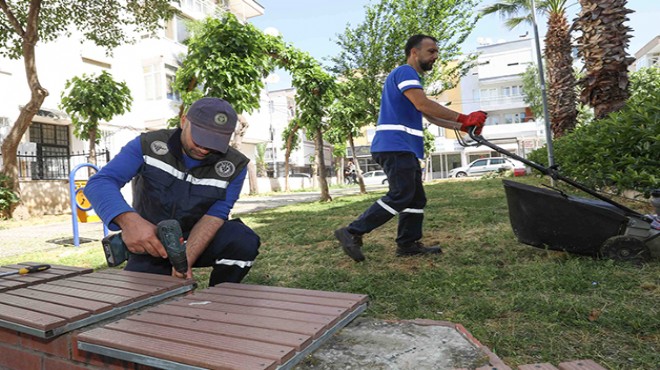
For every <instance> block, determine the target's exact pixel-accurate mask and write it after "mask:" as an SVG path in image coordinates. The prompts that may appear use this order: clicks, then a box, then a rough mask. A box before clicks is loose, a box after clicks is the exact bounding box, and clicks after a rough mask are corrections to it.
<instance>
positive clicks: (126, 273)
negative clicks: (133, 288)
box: [97, 269, 190, 285]
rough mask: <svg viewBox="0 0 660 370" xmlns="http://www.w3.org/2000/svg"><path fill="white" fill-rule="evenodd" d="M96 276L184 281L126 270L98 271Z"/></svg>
mask: <svg viewBox="0 0 660 370" xmlns="http://www.w3.org/2000/svg"><path fill="white" fill-rule="evenodd" d="M97 274H101V275H117V277H116V278H117V279H119V277H121V276H134V277H138V278H142V279H146V280H160V281H166V282H172V281H179V282H181V281H186V280H184V279H179V278H175V277H173V276H171V275H160V274H148V273H146V272H135V271H126V270H117V269H107V270H102V271H98V272H97ZM107 277H108V278H111V276H107ZM189 283H190V280H188V283H186V284H184V285H188V284H189Z"/></svg>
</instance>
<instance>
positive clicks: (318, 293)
mask: <svg viewBox="0 0 660 370" xmlns="http://www.w3.org/2000/svg"><path fill="white" fill-rule="evenodd" d="M217 286H219V287H223V288H231V289H240V290H251V291H255V292H273V293H286V294H298V295H304V296H310V297H321V298H334V299H347V300H355V301H359V302H360V304H362V303H365V302H367V300H368V298H369V297H368V296H367V295H365V294H355V293H343V292H329V291H324V290H309V289H300V288H285V287H277V286H269V285H254V284H242V283H222V284H220V285H217Z"/></svg>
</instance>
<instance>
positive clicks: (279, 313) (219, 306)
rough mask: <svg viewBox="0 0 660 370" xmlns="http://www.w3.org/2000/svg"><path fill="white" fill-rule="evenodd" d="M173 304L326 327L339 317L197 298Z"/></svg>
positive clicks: (181, 300)
mask: <svg viewBox="0 0 660 370" xmlns="http://www.w3.org/2000/svg"><path fill="white" fill-rule="evenodd" d="M172 304H173V305H175V306H182V307H195V308H201V309H205V310H213V311H221V312H234V313H243V314H248V315H255V316H266V317H274V318H279V319H291V320H297V321H304V322H311V323H316V324H321V325H324V326H326V327H327V326H329V325H330V324H332V323H333V322H334V321H335V320H336V319H337V316H325V315H317V314H314V313H307V312H296V311H290V310H286V309H272V308H263V307H252V306H245V305H234V304H227V303H220V302H212V301H200V300H198V299H197V297H187V298H181V299H178V300H176V301H175V302H172Z"/></svg>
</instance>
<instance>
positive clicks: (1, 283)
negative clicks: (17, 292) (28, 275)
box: [0, 278, 28, 292]
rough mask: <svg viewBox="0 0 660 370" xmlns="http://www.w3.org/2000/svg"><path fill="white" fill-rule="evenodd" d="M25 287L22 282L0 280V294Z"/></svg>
mask: <svg viewBox="0 0 660 370" xmlns="http://www.w3.org/2000/svg"><path fill="white" fill-rule="evenodd" d="M26 286H28V284H26V283H24V282H22V281H15V280H5V279H3V278H0V292H6V291H8V290H12V289H19V288H23V287H26Z"/></svg>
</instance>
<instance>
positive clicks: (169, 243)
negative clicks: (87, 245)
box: [101, 220, 188, 274]
mask: <svg viewBox="0 0 660 370" xmlns="http://www.w3.org/2000/svg"><path fill="white" fill-rule="evenodd" d="M156 234H157V235H158V239H159V240H160V242H161V243H162V244H163V246H164V247H165V251H167V258H168V259H169V260H170V263H171V264H172V266H174V269H175V270H176V271H178V272H180V273H182V274H185V273H186V272H187V271H188V258H187V257H186V246H185V244H184V243H183V233H182V232H181V226H180V225H179V222H178V221H177V220H163V221H161V222H159V223H158V225H156ZM101 244H103V251H104V252H105V260H106V262H107V263H108V266H110V267H114V266H118V265H120V264H122V263H123V262H124V261H126V260H127V259H128V256H129V255H130V253H131V252H130V251H129V250H128V248H127V247H126V244H124V241H123V240H122V239H121V233H116V234H112V235H108V236H106V237H105V238H103V240H102V241H101Z"/></svg>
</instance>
